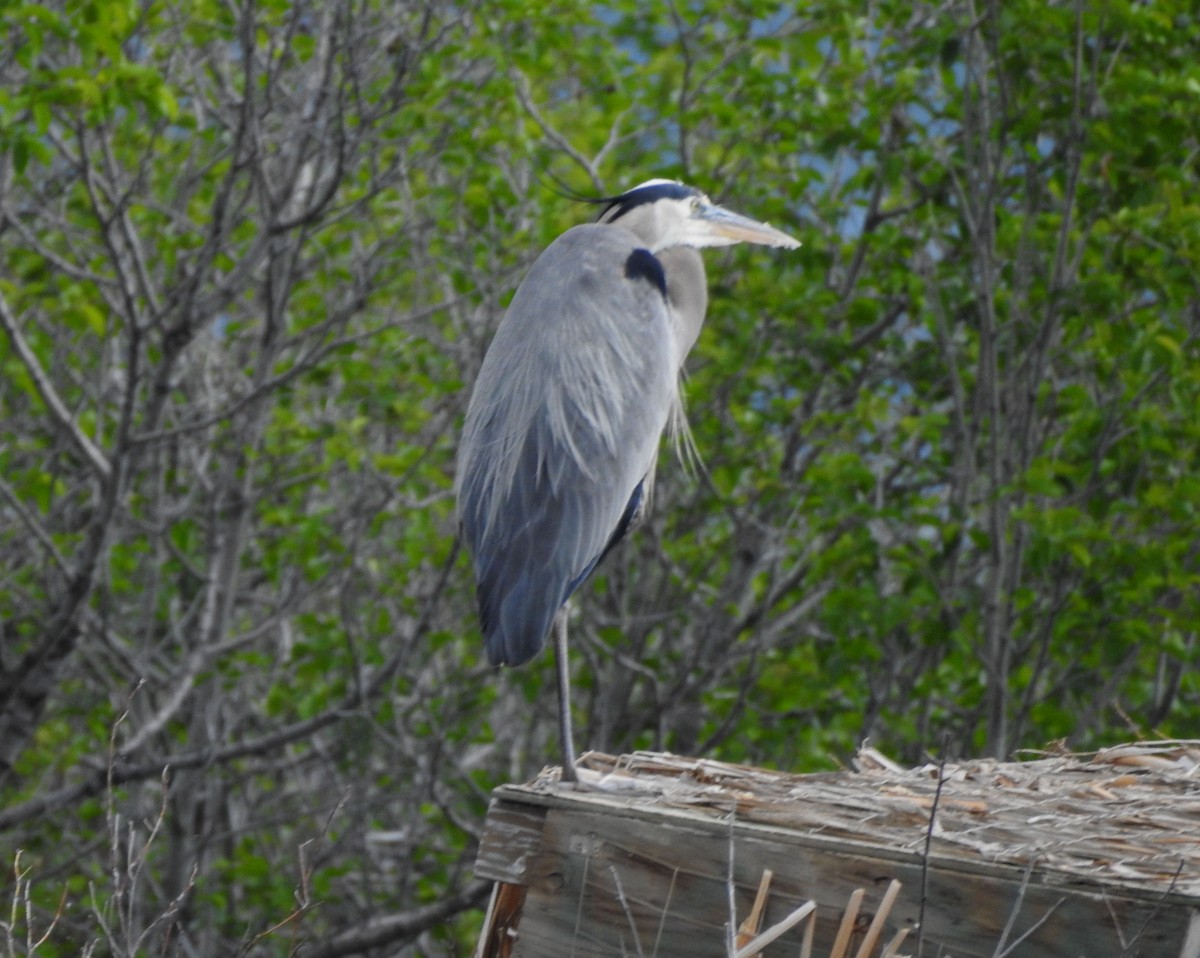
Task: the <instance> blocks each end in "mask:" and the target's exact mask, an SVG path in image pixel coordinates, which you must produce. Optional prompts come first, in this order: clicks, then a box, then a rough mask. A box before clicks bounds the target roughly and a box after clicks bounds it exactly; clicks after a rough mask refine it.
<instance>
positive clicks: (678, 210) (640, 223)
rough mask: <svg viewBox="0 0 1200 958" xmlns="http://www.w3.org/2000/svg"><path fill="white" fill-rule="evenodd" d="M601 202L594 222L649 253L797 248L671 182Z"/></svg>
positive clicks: (767, 228)
mask: <svg viewBox="0 0 1200 958" xmlns="http://www.w3.org/2000/svg"><path fill="white" fill-rule="evenodd" d="M607 203H608V205H607V206H605V208H604V212H602V213H601V214H600V222H601V223H612V224H614V225H618V226H622V227H624V228H625V229H627V230H629V231H630V232H631V233H633V234H634V235H635V236H637V237H638V238H639V239H640V240H641V241H642V242H643V243H645V244H646V245H647V246H648V247H649V248H650V251H651V252H652V253H657V252H659V251H660V250H664V249H669V248H670V247H672V246H691V247H693V248H696V249H699V248H701V247H704V246H732V245H733V244H734V243H755V244H758V245H760V246H781V247H783V248H785V249H795V248H796V247H797V246H799V245H800V241H799V240H796V239H793V238H792V237H791V236H788V235H787V233H784V232H782V231H780V230H777V229H775V227H773V226H768V225H767V224H766V223H760V222H758V221H757V220H752V219H750V218H749V217H747V216H742V215H741V214H740V213H734V212H733V211H732V210H727V209H725V208H724V207H723V206H717V205H716V204H715V203H713V201H712V200H710V199H709V198H708V197H707V196H705V195H704V194H703V193H701V192H700V191H699V190H698V189H696V188H695V187H692V186H687V185H685V184H683V183H677V182H675V181H674V180H647V181H646V182H645V183H642V184H640V185H638V186H635V187H634V188H633V189H631V190H628V191H626V192H624V193H622V194H621V195H620V196H616V197H613V198H612V199H610V200H608V201H607Z"/></svg>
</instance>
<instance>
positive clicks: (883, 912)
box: [855, 878, 900, 958]
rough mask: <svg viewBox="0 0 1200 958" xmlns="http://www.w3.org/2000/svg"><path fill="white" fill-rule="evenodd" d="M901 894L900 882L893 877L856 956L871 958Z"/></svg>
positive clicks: (858, 957) (857, 957)
mask: <svg viewBox="0 0 1200 958" xmlns="http://www.w3.org/2000/svg"><path fill="white" fill-rule="evenodd" d="M899 894H900V882H898V881H897V880H896V879H894V878H893V879H892V883H891V884H890V885H888V890H887V891H886V892H884V893H883V901H881V902H880V903H879V910H878V911H876V912H875V918H874V919H873V920H872V921H871V927H870V928H868V929H867V937H866V938H864V939H863V943H862V945H860V946H859V949H858V953H857V954H856V955H855V958H870V955H871V952H872V951H874V950H875V942H877V941H878V940H879V936H880V935H882V934H883V925H884V922H886V921H887V916H888V915H889V914H890V913H891V910H892V905H894V904H895V903H896V896H897V895H899Z"/></svg>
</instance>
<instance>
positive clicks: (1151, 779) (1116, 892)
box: [476, 741, 1200, 958]
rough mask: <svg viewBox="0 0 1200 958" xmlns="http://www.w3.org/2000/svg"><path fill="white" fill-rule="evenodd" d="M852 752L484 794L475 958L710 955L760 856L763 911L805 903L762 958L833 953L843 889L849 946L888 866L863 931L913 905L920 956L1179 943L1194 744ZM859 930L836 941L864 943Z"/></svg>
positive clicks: (1177, 954) (1195, 947)
mask: <svg viewBox="0 0 1200 958" xmlns="http://www.w3.org/2000/svg"><path fill="white" fill-rule="evenodd" d="M856 764H857V766H858V769H857V770H856V771H845V772H836V773H828V774H816V775H791V774H785V773H781V772H773V771H767V770H764V769H757V768H749V767H744V766H736V765H726V764H722V763H720V762H712V761H704V760H696V759H688V758H681V757H678V756H673V755H665V754H657V753H636V754H633V755H622V756H619V757H613V756H609V755H603V754H599V753H589V754H587V755H585V756H584V757H583V758H582V759H581V760H580V777H581V778H582V779H583V780H584V786H585V787H583V788H581V789H575V788H572V787H570V786H568V785H564V784H561V783H559V782H558V772H557V770H548V771H547V772H544V773H543V774H542V776H540V777H539V778H538V780H536V781H535V782H533V783H531V784H529V785H523V786H517V785H506V786H503V787H501V788H499V789H497V790H496V791H495V793H494V796H493V800H492V804H491V808H490V810H489V813H488V818H487V826H486V830H485V834H484V838H483V842H482V845H481V847H480V851H479V856H478V860H477V862H476V874H477V875H479V876H482V877H485V878H490V879H492V880H494V881H496V882H498V883H500V884H498V885H497V893H496V895H495V896H494V897H493V904H492V908H491V909H489V914H488V917H487V921H486V923H485V928H484V934H483V937H482V939H481V942H480V948H479V951H478V952H477V954H478V955H480V956H501V955H504V956H512V958H540V956H555V958H558V956H575V958H590V956H601V955H603V956H620V955H630V956H638V955H640V956H644V958H650V956H655V958H674V956H680V958H683V956H687V958H698V956H706V955H712V956H728V955H729V954H730V953H731V952H736V951H737V949H736V948H735V947H732V946H731V944H730V940H731V932H730V929H731V928H735V927H736V926H737V925H738V924H740V923H741V922H742V920H743V918H744V917H745V916H746V915H747V914H748V913H749V912H750V910H751V904H752V902H753V900H754V898H755V892H756V889H757V888H758V887H759V884H760V880H761V878H762V876H763V873H764V871H766V870H769V871H771V872H772V873H773V880H772V882H771V885H770V891H769V894H768V895H767V897H766V914H765V918H764V921H763V926H764V927H767V926H769V925H771V924H773V923H776V922H779V921H780V919H781V918H783V917H784V916H786V915H788V914H790V913H793V912H795V911H796V909H797V908H798V907H799V906H801V905H803V904H804V903H805V902H807V901H809V900H811V901H813V902H815V903H816V912H815V914H816V919H815V925H814V926H813V927H812V928H811V929H807V922H802V923H800V924H799V925H797V926H796V927H795V928H793V929H792V930H791V931H789V932H787V933H786V934H785V935H783V936H782V937H781V938H779V939H778V940H777V941H776V942H775V943H773V944H771V945H769V946H767V947H766V948H765V949H764V950H763V951H762V954H763V956H764V958H772V956H774V955H797V954H801V953H802V947H803V935H804V934H805V932H806V930H807V931H808V933H809V934H814V933H815V947H814V949H813V952H812V953H813V954H814V955H819V956H826V955H830V954H832V953H838V952H837V950H836V949H837V948H839V947H841V945H840V944H839V943H838V942H835V939H837V936H838V933H839V922H840V919H841V916H842V913H843V909H844V908H845V907H846V905H847V902H848V901H849V900H850V899H851V898H852V896H853V894H854V892H855V890H856V889H862V890H863V891H865V898H863V901H862V907H861V910H860V911H859V912H858V915H857V917H856V918H855V919H854V920H853V921H849V922H847V927H850V926H853V928H854V932H855V934H856V935H857V936H858V938H859V940H861V938H862V937H863V935H864V933H865V932H866V931H867V930H868V929H869V928H870V926H871V922H872V918H873V917H874V915H873V913H874V912H875V910H876V909H878V908H879V904H880V901H881V899H883V897H884V894H885V890H886V889H887V888H888V887H889V884H890V883H891V882H892V881H893V880H899V881H900V882H901V883H902V887H901V889H900V892H899V895H898V897H896V898H895V901H894V903H890V902H889V907H888V910H886V921H880V922H877V923H876V924H877V925H879V926H884V925H886V928H881V929H872V931H871V933H872V936H876V935H878V937H875V938H874V940H876V941H879V942H886V941H888V940H890V939H892V938H893V937H894V933H895V932H897V931H900V930H901V929H904V928H908V929H910V930H911V929H915V926H916V925H917V924H918V922H920V921H921V919H922V904H923V907H924V916H923V918H924V922H923V924H924V930H923V951H924V954H925V955H928V956H931V955H947V956H954V958H970V956H991V955H993V954H1000V953H1003V954H1005V955H1010V956H1014V958H1019V956H1028V958H1032V956H1039V958H1059V956H1061V958H1079V956H1088V958H1099V956H1108V955H1112V956H1117V955H1126V956H1130V958H1132V956H1135V955H1142V956H1146V958H1151V956H1153V958H1159V956H1162V958H1168V956H1169V958H1200V741H1192V742H1160V743H1138V744H1134V745H1122V746H1118V747H1115V748H1111V749H1106V750H1104V751H1102V752H1099V753H1095V754H1089V755H1043V756H1041V757H1038V758H1037V759H1036V760H1033V761H1028V762H995V761H990V760H986V761H974V762H965V763H959V764H953V765H945V766H943V767H941V768H939V767H938V766H926V767H924V768H918V769H902V768H900V767H898V766H896V765H894V764H892V763H890V762H888V761H887V760H886V759H884V758H883V757H882V756H880V755H878V754H877V753H872V752H869V751H867V752H863V753H860V755H859V757H858V761H857V762H856ZM939 779H940V788H939ZM880 932H882V933H880ZM915 940H916V932H915V931H911V933H910V935H909V937H908V939H907V942H906V944H905V947H904V948H902V949H901V952H902V953H906V954H912V953H915V950H916V946H915ZM1001 942H1004V944H1003V946H1002V947H999V948H998V947H997V946H998V945H1000V943H1001ZM867 945H868V946H869V947H870V948H871V949H872V950H870V951H861V952H859V951H856V949H858V948H860V945H859V944H857V943H851V947H850V948H849V950H847V951H844V952H841V953H842V954H846V955H858V958H868V956H870V955H878V954H880V952H881V950H883V947H884V946H883V945H882V944H881V945H880V946H879V949H880V950H874V949H875V945H874V944H873V942H870V941H869V942H867ZM1005 949H1010V950H1005Z"/></svg>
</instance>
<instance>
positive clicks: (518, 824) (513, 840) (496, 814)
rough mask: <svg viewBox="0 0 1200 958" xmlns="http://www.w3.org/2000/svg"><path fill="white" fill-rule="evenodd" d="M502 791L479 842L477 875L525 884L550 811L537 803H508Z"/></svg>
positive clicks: (495, 801)
mask: <svg viewBox="0 0 1200 958" xmlns="http://www.w3.org/2000/svg"><path fill="white" fill-rule="evenodd" d="M499 792H500V790H497V795H496V797H493V799H492V801H491V803H490V805H489V806H488V814H487V828H486V830H485V831H484V833H483V840H482V841H481V842H480V843H479V853H478V855H477V856H476V859H475V875H476V876H477V877H479V878H490V879H491V880H492V881H498V882H507V883H509V884H512V885H525V884H528V882H527V875H526V868H527V865H528V861H529V859H530V857H531V856H532V855H534V854H536V853H537V852H538V850H539V849H540V848H541V846H542V828H543V825H544V823H545V819H546V811H547V809H546V807H545V806H543V805H540V804H537V803H531V802H522V801H511V800H508V799H506V798H505V797H504V796H503V795H500V794H499Z"/></svg>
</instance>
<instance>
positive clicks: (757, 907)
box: [736, 868, 774, 948]
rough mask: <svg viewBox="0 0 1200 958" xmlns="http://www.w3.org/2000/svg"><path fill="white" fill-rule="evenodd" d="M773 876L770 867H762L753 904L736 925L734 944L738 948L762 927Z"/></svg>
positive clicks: (750, 939)
mask: <svg viewBox="0 0 1200 958" xmlns="http://www.w3.org/2000/svg"><path fill="white" fill-rule="evenodd" d="M773 877H774V872H772V871H771V869H769V868H764V869H763V873H762V878H761V879H759V882H758V894H756V895H755V896H754V905H753V906H752V907H751V908H750V914H749V915H747V916H746V920H745V921H743V922H742V923H741V924H740V925H739V926H738V933H737V939H736V944H737V946H738V947H739V948H744V947H745V946H746V944H747V943H748V942H750V941H752V940H753V939H754V937H755V936H756V935H757V934H758V930H759V929H760V928H761V927H762V915H763V909H764V908H765V907H766V904H767V894H768V893H769V892H770V889H771V879H772V878H773Z"/></svg>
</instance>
